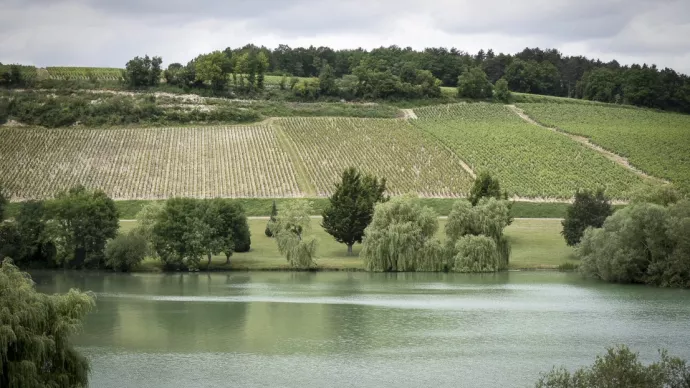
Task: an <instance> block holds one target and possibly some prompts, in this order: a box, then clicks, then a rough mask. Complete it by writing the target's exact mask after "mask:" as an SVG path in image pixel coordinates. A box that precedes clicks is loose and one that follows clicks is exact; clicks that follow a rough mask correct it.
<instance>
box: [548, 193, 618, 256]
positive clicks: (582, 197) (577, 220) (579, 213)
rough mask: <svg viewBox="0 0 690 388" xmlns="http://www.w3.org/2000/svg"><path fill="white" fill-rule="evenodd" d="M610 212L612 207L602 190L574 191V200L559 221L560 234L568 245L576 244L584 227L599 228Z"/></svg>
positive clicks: (583, 231) (611, 212)
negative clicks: (561, 228) (560, 226)
mask: <svg viewBox="0 0 690 388" xmlns="http://www.w3.org/2000/svg"><path fill="white" fill-rule="evenodd" d="M611 214H613V207H612V206H611V202H609V199H608V198H607V197H606V195H604V191H603V190H601V189H600V190H597V192H596V193H593V192H591V191H588V190H578V191H577V192H576V193H575V202H573V204H572V205H570V206H569V207H568V210H567V211H566V215H565V219H564V220H563V221H562V222H561V225H563V231H561V234H562V235H563V237H564V238H565V242H566V243H567V244H568V245H570V246H573V245H577V244H578V243H579V242H580V239H582V235H583V234H584V233H585V229H587V228H588V227H593V228H601V226H602V225H604V221H605V220H606V217H608V216H610V215H611Z"/></svg>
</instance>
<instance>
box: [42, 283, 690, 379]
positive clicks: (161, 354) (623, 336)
mask: <svg viewBox="0 0 690 388" xmlns="http://www.w3.org/2000/svg"><path fill="white" fill-rule="evenodd" d="M33 277H34V280H35V281H36V282H37V285H38V288H39V289H40V290H41V291H44V292H64V291H66V290H68V289H69V288H70V287H78V288H80V289H82V290H91V291H93V292H94V293H95V294H96V296H97V306H98V307H97V311H96V312H95V313H93V314H91V315H90V316H89V318H88V320H87V323H86V326H85V329H84V331H83V333H81V334H80V335H79V336H78V337H77V338H76V339H75V341H76V343H77V345H78V347H79V349H80V350H81V351H82V352H83V353H84V354H86V355H87V356H88V358H89V359H90V360H91V364H92V373H91V386H92V387H98V388H100V387H105V388H108V387H117V388H123V387H154V388H155V387H230V386H233V387H236V386H237V387H240V386H241V387H300V388H308V387H377V388H380V387H498V386H502V387H528V386H532V385H533V383H534V381H535V380H536V379H537V377H538V374H539V372H540V371H546V370H549V369H550V368H551V367H552V366H553V365H554V364H556V365H562V364H565V365H568V366H573V367H574V366H580V365H585V364H590V363H591V362H592V361H593V359H594V355H596V354H598V353H601V352H603V351H604V348H605V347H606V346H610V345H614V344H618V343H625V344H628V345H629V346H631V347H632V348H634V349H635V350H637V351H639V352H640V354H641V356H642V358H643V359H644V360H646V361H649V360H652V359H654V358H655V356H656V351H657V349H658V348H667V349H669V350H670V352H671V353H672V354H674V355H678V356H682V357H684V358H687V359H690V292H688V291H682V290H665V289H655V288H651V287H642V286H619V285H609V284H602V283H597V282H592V281H584V280H582V279H580V277H579V276H578V275H576V274H563V273H550V272H548V273H547V272H532V273H522V272H521V273H517V272H511V273H503V274H498V275H455V274H392V275H387V274H367V273H286V272H276V273H270V272H257V273H251V272H250V273H231V274H172V275H158V274H137V275H121V274H95V273H78V272H69V273H55V272H37V273H33Z"/></svg>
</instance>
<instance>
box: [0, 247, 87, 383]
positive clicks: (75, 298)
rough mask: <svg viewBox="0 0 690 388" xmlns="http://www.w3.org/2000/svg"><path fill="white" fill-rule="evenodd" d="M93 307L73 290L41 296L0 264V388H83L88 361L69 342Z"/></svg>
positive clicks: (11, 268)
mask: <svg viewBox="0 0 690 388" xmlns="http://www.w3.org/2000/svg"><path fill="white" fill-rule="evenodd" d="M94 305H95V303H94V300H93V298H92V297H91V296H90V295H88V294H84V293H81V292H79V291H77V290H74V289H72V290H70V291H69V292H68V293H67V294H64V295H52V296H49V295H45V294H41V293H39V292H37V291H36V290H35V289H34V284H33V282H32V281H31V278H30V277H29V276H28V275H27V274H25V273H23V272H20V271H19V270H18V269H17V267H15V266H14V265H12V263H11V261H10V260H7V259H6V260H4V261H3V262H2V264H1V265H0V387H8V388H9V387H50V388H72V387H86V386H87V385H88V372H89V362H88V360H87V359H86V358H85V357H84V356H82V355H81V354H79V353H78V352H77V351H76V350H75V349H74V347H73V346H72V344H71V343H70V337H71V336H72V335H73V334H74V333H76V332H77V331H79V330H80V328H81V325H82V322H83V320H84V317H85V316H86V314H87V313H88V312H89V311H91V309H92V308H93V307H94Z"/></svg>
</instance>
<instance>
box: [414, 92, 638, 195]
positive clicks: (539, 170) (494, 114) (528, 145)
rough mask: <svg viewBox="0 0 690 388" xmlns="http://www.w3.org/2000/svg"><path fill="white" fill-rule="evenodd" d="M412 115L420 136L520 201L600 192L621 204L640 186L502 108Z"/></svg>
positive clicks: (448, 108) (451, 108) (437, 109)
mask: <svg viewBox="0 0 690 388" xmlns="http://www.w3.org/2000/svg"><path fill="white" fill-rule="evenodd" d="M587 109H589V108H587ZM415 113H416V114H417V116H418V117H419V120H414V121H412V122H413V123H414V125H415V126H416V127H417V128H418V129H419V130H421V131H425V132H428V133H430V134H432V135H434V136H435V137H437V138H438V139H440V140H441V141H442V142H443V143H444V144H445V145H447V146H448V147H449V148H451V149H452V150H453V151H455V152H456V153H457V154H458V155H459V156H460V157H461V158H463V159H464V160H465V162H467V163H468V164H469V165H470V166H471V167H472V169H474V170H475V171H476V170H484V169H486V170H489V171H491V172H493V173H494V174H495V175H497V176H498V177H499V178H500V180H501V182H502V183H503V184H504V186H505V188H506V189H507V190H508V191H509V192H510V193H512V194H514V195H517V196H520V197H531V198H535V197H540V198H570V197H572V194H573V192H574V191H575V190H576V189H577V188H596V187H604V188H605V189H606V190H607V192H608V194H609V195H610V196H612V197H614V198H625V196H626V193H627V192H628V191H629V190H630V189H631V188H632V187H633V186H635V185H638V184H640V183H642V178H640V177H639V176H638V175H636V174H635V173H633V172H631V171H629V170H626V169H625V168H623V167H621V166H619V165H617V164H616V163H614V162H613V161H611V160H609V159H606V158H605V157H604V156H602V155H601V154H599V153H597V152H596V151H594V150H592V149H591V148H588V147H586V146H584V145H582V144H580V143H577V142H574V141H572V140H571V139H569V138H568V137H566V136H563V135H560V134H558V133H555V132H552V131H549V130H546V129H544V128H540V127H539V126H536V125H532V124H529V123H527V122H525V121H524V120H522V119H521V118H520V117H519V116H517V115H516V114H515V113H513V112H512V111H510V110H509V109H508V108H507V107H505V106H503V105H498V104H485V103H476V104H451V105H441V106H429V107H424V108H419V109H415Z"/></svg>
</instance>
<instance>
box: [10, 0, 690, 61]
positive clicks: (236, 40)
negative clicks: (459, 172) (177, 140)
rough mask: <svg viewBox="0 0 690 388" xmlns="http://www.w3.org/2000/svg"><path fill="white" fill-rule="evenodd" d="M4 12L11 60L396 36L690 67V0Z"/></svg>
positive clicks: (32, 1)
mask: <svg viewBox="0 0 690 388" xmlns="http://www.w3.org/2000/svg"><path fill="white" fill-rule="evenodd" d="M0 9H2V10H3V11H2V12H0V47H2V50H1V51H0V62H8V61H24V62H33V63H35V64H39V65H57V64H65V65H67V64H74V65H94V66H122V65H123V64H124V63H125V62H126V61H127V60H128V59H129V58H131V57H132V56H134V55H140V54H143V53H149V54H159V55H163V57H164V59H166V61H167V60H175V61H186V60H188V59H191V58H192V57H193V56H195V55H196V54H198V53H200V52H202V51H206V50H212V49H222V48H224V47H226V46H231V47H237V46H239V45H242V44H246V43H257V44H267V45H270V46H275V45H277V44H278V43H287V44H290V45H291V46H295V45H297V44H302V45H304V44H306V45H308V44H311V43H313V44H315V45H321V44H324V45H331V44H332V45H334V46H336V47H341V48H342V47H343V45H345V47H352V48H354V47H360V46H362V47H372V46H376V45H380V44H390V43H396V44H398V45H401V46H408V45H409V46H412V47H415V48H417V49H420V48H423V47H429V46H440V45H445V46H456V47H457V48H459V49H464V50H468V51H471V50H473V49H474V48H476V47H484V48H494V49H496V50H497V51H499V50H501V51H512V52H514V51H519V50H521V49H522V48H524V47H525V46H532V47H533V46H540V47H553V48H561V47H578V48H584V52H569V54H583V55H587V54H589V53H596V54H599V53H607V56H608V57H610V58H617V55H618V56H621V57H627V58H636V59H637V58H644V61H645V62H647V63H658V64H659V65H660V66H666V63H669V62H672V63H674V64H676V65H677V64H678V63H680V66H681V68H680V69H679V70H682V71H684V72H688V70H690V63H688V62H687V58H688V56H687V55H686V54H687V52H688V51H690V42H689V41H687V39H685V37H686V36H689V35H690V30H689V28H690V27H689V26H690V1H687V0H628V1H623V0H522V1H519V0H483V1H476V0H460V1H458V0H428V1H425V2H420V1H419V0H379V1H373V0H368V1H367V0H351V1H343V0H234V1H227V0H226V1H223V0H198V1H183V0H115V1H112V0H0ZM463 45H468V47H463ZM669 58H671V59H673V58H676V59H673V60H672V61H671V60H670V59H669ZM677 58H681V59H677ZM661 61H663V62H665V63H659V62H661Z"/></svg>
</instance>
